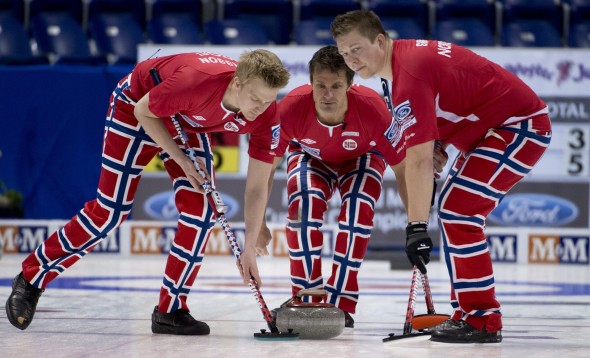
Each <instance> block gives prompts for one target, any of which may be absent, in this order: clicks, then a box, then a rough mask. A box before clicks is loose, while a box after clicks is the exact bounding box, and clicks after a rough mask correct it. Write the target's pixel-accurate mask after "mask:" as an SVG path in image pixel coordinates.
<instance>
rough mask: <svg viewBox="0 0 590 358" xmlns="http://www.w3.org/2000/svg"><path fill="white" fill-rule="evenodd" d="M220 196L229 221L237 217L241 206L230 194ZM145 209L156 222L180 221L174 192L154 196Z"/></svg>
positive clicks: (146, 202)
mask: <svg viewBox="0 0 590 358" xmlns="http://www.w3.org/2000/svg"><path fill="white" fill-rule="evenodd" d="M219 194H220V195H221V198H222V199H223V203H224V204H225V205H227V212H226V213H225V217H226V218H227V219H228V220H229V219H231V218H232V217H233V216H235V215H236V213H237V212H238V210H239V209H240V204H239V203H238V201H237V200H236V199H234V198H232V197H231V196H230V195H228V194H225V193H221V192H220V193H219ZM143 209H144V210H145V212H146V214H147V215H149V217H151V218H152V219H155V220H178V211H177V210H176V204H175V202H174V191H173V190H170V191H164V192H161V193H158V194H155V195H152V196H151V197H149V198H148V199H147V200H146V201H145V203H144V205H143Z"/></svg>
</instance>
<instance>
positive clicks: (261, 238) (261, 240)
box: [256, 157, 283, 256]
mask: <svg viewBox="0 0 590 358" xmlns="http://www.w3.org/2000/svg"><path fill="white" fill-rule="evenodd" d="M282 160H283V157H275V159H274V162H273V164H272V169H271V172H270V176H269V178H268V199H270V193H271V192H272V185H273V182H274V176H275V172H276V169H277V167H278V166H279V164H281V161H282ZM267 204H268V200H267ZM271 240H272V234H271V233H270V230H269V228H268V225H267V224H266V215H264V216H263V217H262V226H261V227H260V234H258V239H257V240H256V253H257V254H258V255H260V256H268V255H270V253H269V252H268V248H267V246H268V244H270V241H271Z"/></svg>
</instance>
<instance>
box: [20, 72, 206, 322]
mask: <svg viewBox="0 0 590 358" xmlns="http://www.w3.org/2000/svg"><path fill="white" fill-rule="evenodd" d="M130 79H131V75H129V76H127V77H125V78H124V79H122V80H121V81H120V82H119V84H118V85H117V87H116V89H115V90H114V91H113V94H112V95H111V99H110V106H109V110H108V112H107V118H106V124H105V130H104V141H103V149H102V167H101V173H100V179H99V182H98V190H97V197H96V199H94V200H92V201H89V202H87V203H86V204H85V205H84V208H83V209H82V210H80V211H79V212H78V214H77V215H76V216H74V217H73V218H72V219H71V220H70V221H69V222H68V223H67V224H66V225H65V226H64V227H63V228H61V229H59V230H58V231H57V232H55V233H53V234H52V235H51V236H49V238H47V240H45V241H44V242H43V244H42V245H40V246H39V247H37V248H36V249H35V251H34V252H32V253H31V254H30V255H29V256H28V257H27V258H26V259H25V260H24V261H23V263H22V268H23V274H24V276H25V278H26V279H27V280H28V281H29V282H31V284H33V285H34V286H35V287H38V288H45V287H46V286H47V284H49V283H50V282H51V281H52V280H53V279H55V278H56V277H57V276H58V275H59V274H61V273H62V272H63V271H65V270H66V269H67V268H69V267H70V266H72V265H73V264H74V263H76V262H77V261H78V260H79V259H80V258H82V257H83V256H85V255H86V254H87V253H89V252H90V251H91V250H92V249H93V248H94V247H95V246H96V245H97V244H98V243H99V242H100V241H101V240H103V239H104V238H106V237H107V236H108V235H109V234H110V233H111V232H113V231H114V230H115V229H116V228H117V227H118V226H119V225H121V223H122V222H123V221H124V220H125V219H126V218H127V216H128V215H129V213H130V211H131V207H132V205H133V199H134V197H135V192H136V189H137V185H138V183H139V180H140V178H141V173H142V171H143V169H144V168H145V166H146V165H147V164H148V163H149V162H150V161H151V159H152V158H153V157H154V156H155V155H156V154H158V155H160V157H161V158H162V160H163V161H164V166H165V168H166V170H167V172H168V174H169V176H170V179H171V181H172V183H173V186H174V193H175V203H176V208H177V209H178V212H179V213H180V217H179V220H178V228H177V232H176V235H175V237H174V241H173V243H172V245H171V248H170V253H169V254H168V259H167V263H166V269H165V272H164V280H163V284H162V288H161V290H160V299H159V304H158V306H159V310H160V311H161V312H172V311H175V310H177V309H179V308H183V309H186V310H188V307H187V304H186V297H187V295H188V293H189V291H190V288H191V286H192V284H193V282H194V280H195V278H196V276H197V273H198V272H199V268H200V266H201V262H202V260H203V253H204V251H205V246H206V244H207V240H208V238H209V235H210V232H211V228H212V227H213V226H214V225H215V221H214V216H213V210H212V209H211V208H210V207H209V204H208V202H207V200H206V198H205V196H204V195H203V194H201V193H198V192H197V191H196V190H194V189H193V188H192V186H191V185H190V183H189V181H188V180H187V179H186V177H185V176H184V172H183V171H182V169H181V168H180V167H179V166H178V165H177V164H176V163H175V162H174V161H173V160H171V159H170V158H169V156H168V155H167V154H166V153H165V152H163V151H161V149H160V148H159V147H158V146H157V145H156V144H155V143H154V142H153V141H152V139H151V138H150V137H149V136H148V135H147V134H146V133H145V131H144V130H143V128H142V127H141V126H140V125H139V123H138V121H137V119H136V118H135V117H134V115H133V109H134V107H135V101H133V100H132V99H131V98H130V94H129V93H130V90H129V84H130ZM177 141H178V142H179V145H181V143H180V140H177ZM189 145H190V146H191V147H193V148H194V150H195V152H196V153H197V156H198V157H199V158H200V159H201V160H202V161H203V163H205V168H206V169H207V171H208V172H209V173H211V175H212V176H213V156H212V154H211V148H210V141H209V137H208V136H207V135H206V134H198V135H197V134H189Z"/></svg>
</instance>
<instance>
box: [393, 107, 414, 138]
mask: <svg viewBox="0 0 590 358" xmlns="http://www.w3.org/2000/svg"><path fill="white" fill-rule="evenodd" d="M393 116H394V118H395V120H396V121H398V122H399V125H400V126H401V130H402V132H403V131H405V130H406V129H408V128H409V127H411V126H413V125H414V124H416V117H414V114H413V113H412V106H411V105H410V101H409V100H408V101H405V102H402V103H400V104H399V105H397V106H396V107H395V108H394V110H393Z"/></svg>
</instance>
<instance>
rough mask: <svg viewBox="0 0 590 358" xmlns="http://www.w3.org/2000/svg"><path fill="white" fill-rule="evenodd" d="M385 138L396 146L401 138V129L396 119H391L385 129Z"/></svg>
mask: <svg viewBox="0 0 590 358" xmlns="http://www.w3.org/2000/svg"><path fill="white" fill-rule="evenodd" d="M385 138H386V139H387V141H388V142H389V143H391V145H392V146H394V147H396V146H397V145H398V143H399V141H400V140H401V138H402V131H401V130H400V128H399V125H398V124H397V121H396V120H393V121H391V125H390V126H389V128H387V130H386V131H385Z"/></svg>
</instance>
